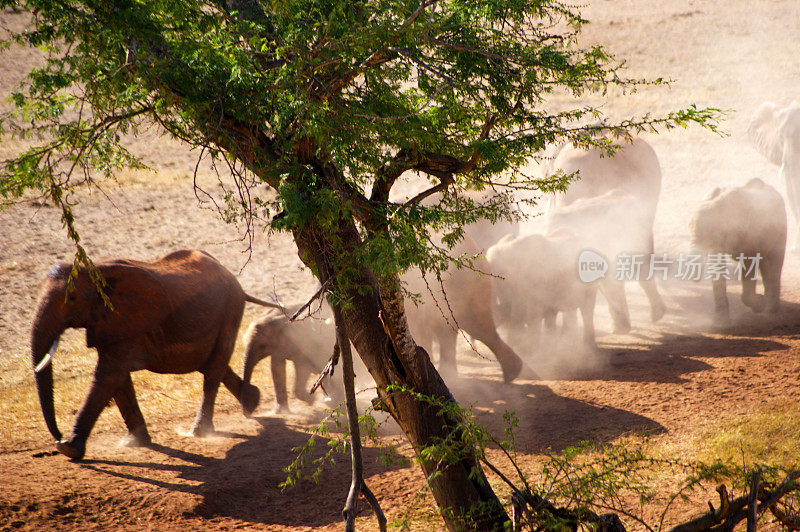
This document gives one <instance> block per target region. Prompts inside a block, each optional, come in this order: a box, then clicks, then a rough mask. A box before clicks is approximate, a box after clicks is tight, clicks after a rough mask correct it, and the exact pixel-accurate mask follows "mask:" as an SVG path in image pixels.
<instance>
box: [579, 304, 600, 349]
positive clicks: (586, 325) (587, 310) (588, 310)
mask: <svg viewBox="0 0 800 532" xmlns="http://www.w3.org/2000/svg"><path fill="white" fill-rule="evenodd" d="M596 302H597V291H596V290H590V291H589V292H588V293H587V294H586V296H585V297H584V298H583V301H582V302H581V307H580V310H581V321H582V322H583V343H584V345H585V346H586V347H589V348H590V349H596V348H597V342H596V341H595V332H594V306H595V303H596Z"/></svg>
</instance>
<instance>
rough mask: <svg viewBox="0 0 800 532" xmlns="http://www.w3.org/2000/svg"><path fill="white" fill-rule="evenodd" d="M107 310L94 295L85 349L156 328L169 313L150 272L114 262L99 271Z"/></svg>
mask: <svg viewBox="0 0 800 532" xmlns="http://www.w3.org/2000/svg"><path fill="white" fill-rule="evenodd" d="M100 271H101V273H102V274H103V278H104V279H105V281H106V287H105V293H106V294H107V295H108V298H109V300H110V301H111V304H112V306H113V309H112V308H109V307H108V306H107V305H106V304H105V303H104V302H103V300H102V299H101V298H100V297H99V296H98V297H97V299H96V301H95V303H94V308H93V311H92V313H91V317H90V319H89V323H88V324H87V327H86V343H87V345H88V346H89V347H96V346H102V345H108V344H112V343H116V342H119V341H123V340H128V339H132V338H135V337H137V336H140V335H142V334H146V333H148V332H150V331H154V330H156V329H158V328H159V327H160V326H161V325H162V323H163V322H164V321H165V320H166V319H167V317H168V316H169V314H170V312H171V304H170V298H169V296H168V294H167V290H166V289H165V288H164V285H163V283H162V281H161V279H160V278H159V276H158V275H156V274H155V273H154V272H152V271H150V270H149V269H147V268H146V267H143V266H141V265H137V264H132V263H125V262H118V263H114V264H111V265H104V266H102V267H101V268H100Z"/></svg>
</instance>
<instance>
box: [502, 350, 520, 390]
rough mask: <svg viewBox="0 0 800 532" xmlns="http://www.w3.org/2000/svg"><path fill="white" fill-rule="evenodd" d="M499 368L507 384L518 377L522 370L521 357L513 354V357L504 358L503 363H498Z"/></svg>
mask: <svg viewBox="0 0 800 532" xmlns="http://www.w3.org/2000/svg"><path fill="white" fill-rule="evenodd" d="M500 368H501V369H502V370H503V382H505V383H506V384H508V383H510V382H512V381H513V380H514V379H516V378H517V377H519V374H520V372H521V371H522V359H521V358H519V357H518V356H515V357H514V358H512V359H510V360H506V361H505V362H504V363H502V364H500Z"/></svg>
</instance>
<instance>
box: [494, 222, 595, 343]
mask: <svg viewBox="0 0 800 532" xmlns="http://www.w3.org/2000/svg"><path fill="white" fill-rule="evenodd" d="M582 247H583V246H582V242H581V240H580V239H579V238H578V237H577V235H575V234H574V233H572V232H569V231H559V232H555V233H553V234H550V235H541V234H528V235H520V236H517V237H512V236H507V237H505V238H503V239H502V240H501V241H500V242H498V243H497V244H495V245H494V246H492V247H491V248H489V251H488V252H487V253H486V258H487V259H488V260H489V263H490V264H491V266H492V273H494V274H495V275H497V276H498V277H496V278H495V279H494V289H495V298H496V301H497V307H496V308H497V310H498V311H497V315H498V322H499V323H502V324H503V325H504V326H506V327H507V328H508V331H509V337H510V338H511V341H512V343H514V345H526V346H530V349H531V351H534V350H536V349H537V347H538V346H539V343H540V334H541V326H542V321H544V325H545V331H546V333H547V338H548V340H550V341H554V339H555V336H556V334H555V333H556V317H557V315H558V314H559V313H563V320H564V325H565V329H567V328H573V329H574V326H575V325H576V322H575V321H576V320H575V310H576V309H578V310H580V312H581V321H582V323H583V341H584V343H585V344H586V345H587V346H589V347H590V348H593V347H595V331H594V305H595V298H596V294H597V283H584V282H582V281H581V280H580V278H579V276H578V269H577V266H578V256H579V253H580V251H581V248H582Z"/></svg>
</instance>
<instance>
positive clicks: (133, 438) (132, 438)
mask: <svg viewBox="0 0 800 532" xmlns="http://www.w3.org/2000/svg"><path fill="white" fill-rule="evenodd" d="M151 443H153V441H152V440H151V439H150V433H149V432H147V427H140V428H138V429H136V430H133V431H131V432H129V433H128V434H126V435H125V437H124V438H122V439H121V440H120V441H119V444H120V445H122V446H123V447H147V446H149V445H150V444H151Z"/></svg>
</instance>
